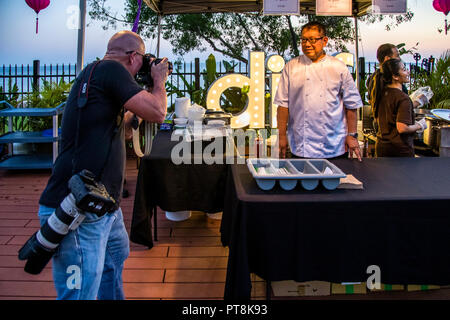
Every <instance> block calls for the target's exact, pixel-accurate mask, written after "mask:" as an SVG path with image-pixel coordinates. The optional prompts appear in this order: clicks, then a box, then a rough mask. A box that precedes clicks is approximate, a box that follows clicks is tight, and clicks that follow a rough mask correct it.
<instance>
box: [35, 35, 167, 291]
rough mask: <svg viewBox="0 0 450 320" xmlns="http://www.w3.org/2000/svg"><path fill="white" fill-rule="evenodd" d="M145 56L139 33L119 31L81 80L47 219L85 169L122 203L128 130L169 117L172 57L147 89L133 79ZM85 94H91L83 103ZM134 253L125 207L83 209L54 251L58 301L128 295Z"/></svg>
mask: <svg viewBox="0 0 450 320" xmlns="http://www.w3.org/2000/svg"><path fill="white" fill-rule="evenodd" d="M144 53H145V45H144V42H143V41H142V39H141V38H140V37H139V36H138V35H137V34H136V33H133V32H130V31H121V32H118V33H116V34H115V35H114V36H113V37H112V38H111V39H110V40H109V42H108V47H107V52H106V54H105V56H104V58H103V59H102V60H101V61H99V62H94V63H93V64H90V65H88V66H87V67H86V68H85V69H84V70H83V71H82V72H81V73H80V75H79V76H78V77H77V79H76V81H75V83H74V85H73V87H72V90H71V92H70V94H69V97H68V99H67V103H66V106H65V110H64V115H63V119H62V128H61V129H62V132H61V153H60V154H59V156H58V158H57V159H56V161H55V164H54V167H53V172H52V175H51V177H50V179H49V181H48V184H47V187H46V188H45V190H44V192H43V193H42V195H41V198H40V200H39V204H40V207H39V218H40V220H41V224H43V223H44V222H45V221H46V220H47V219H48V218H49V216H50V215H51V214H52V213H53V212H54V211H55V208H57V207H58V206H59V205H60V203H61V201H62V200H63V199H64V198H65V197H66V196H67V195H68V194H69V192H70V191H69V189H68V181H69V179H70V177H71V176H72V175H73V174H75V173H78V172H80V171H81V170H83V169H87V170H89V171H91V172H93V173H94V174H95V176H96V177H97V179H98V180H100V181H101V182H102V183H103V184H104V185H105V187H106V189H107V191H108V193H109V194H110V195H111V196H112V197H113V198H114V199H115V200H116V202H117V203H120V196H121V191H122V186H123V179H124V170H125V139H124V137H125V135H124V132H125V130H127V129H129V128H130V126H131V120H132V116H133V113H134V114H136V115H137V116H138V117H140V118H142V119H143V120H146V121H149V122H157V123H162V122H163V121H164V118H165V115H166V108H167V94H166V91H165V82H166V80H167V76H168V61H167V58H164V59H163V60H162V61H161V62H160V63H159V64H157V65H155V66H153V67H152V68H151V76H152V78H153V80H154V86H153V88H152V89H151V92H148V91H145V90H143V89H142V88H141V87H140V86H139V85H138V84H137V83H136V81H135V80H134V76H135V75H136V73H137V72H138V70H139V69H140V68H141V66H142V63H143V55H144ZM85 79H88V80H87V83H88V85H87V88H86V94H85V95H83V94H82V92H83V90H82V89H84V88H80V86H81V83H85ZM80 95H82V96H81V98H86V99H87V102H86V104H85V105H84V107H82V108H79V105H80ZM125 109H126V110H128V111H127V112H125ZM128 253H129V241H128V234H127V232H126V230H125V226H124V223H123V216H122V211H121V209H120V207H119V208H118V209H117V210H116V211H115V212H112V213H107V214H105V215H104V216H102V217H98V216H96V215H95V214H91V213H85V219H84V221H83V222H82V223H81V225H80V226H79V227H78V228H77V229H76V230H73V231H70V232H69V233H68V234H67V235H66V236H65V237H64V238H63V240H62V242H61V243H60V245H59V247H58V249H57V252H56V253H55V255H54V256H53V279H54V282H55V287H56V291H57V294H58V299H83V300H86V299H96V298H98V299H123V298H124V293H123V288H122V269H123V263H124V261H125V259H126V258H127V257H128Z"/></svg>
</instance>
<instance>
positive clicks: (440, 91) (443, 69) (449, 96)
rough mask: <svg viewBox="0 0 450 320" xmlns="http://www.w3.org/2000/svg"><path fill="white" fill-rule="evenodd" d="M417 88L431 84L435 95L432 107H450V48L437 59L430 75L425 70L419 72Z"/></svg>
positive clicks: (432, 99)
mask: <svg viewBox="0 0 450 320" xmlns="http://www.w3.org/2000/svg"><path fill="white" fill-rule="evenodd" d="M414 86H415V89H417V88H419V87H424V86H430V87H431V90H432V91H433V93H434V95H433V98H431V101H430V104H429V105H430V106H431V108H445V109H450V50H447V51H446V52H444V53H443V54H442V56H441V57H440V58H439V59H437V60H436V63H435V68H434V70H433V71H432V72H431V73H430V74H429V75H428V74H427V73H426V72H425V71H422V72H421V73H420V74H418V76H417V78H416V82H415V83H414Z"/></svg>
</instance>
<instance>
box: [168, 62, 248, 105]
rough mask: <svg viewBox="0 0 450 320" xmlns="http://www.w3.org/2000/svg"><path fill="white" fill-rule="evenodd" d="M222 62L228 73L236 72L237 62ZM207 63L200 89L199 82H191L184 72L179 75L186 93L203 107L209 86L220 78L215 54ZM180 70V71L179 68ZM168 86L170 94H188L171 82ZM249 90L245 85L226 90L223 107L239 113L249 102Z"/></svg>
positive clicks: (223, 96)
mask: <svg viewBox="0 0 450 320" xmlns="http://www.w3.org/2000/svg"><path fill="white" fill-rule="evenodd" d="M222 63H223V65H224V68H225V72H226V73H233V72H234V68H235V66H236V63H233V62H228V61H222ZM205 64H206V69H205V70H203V71H202V75H203V86H202V87H201V86H200V84H198V87H199V89H196V87H197V83H196V82H195V81H193V82H192V83H189V82H188V81H187V80H186V78H185V77H184V76H183V75H182V74H179V75H178V77H180V79H181V81H182V82H183V84H184V87H185V88H186V89H185V90H186V93H187V94H188V95H189V97H190V99H191V101H192V102H193V103H197V104H199V105H201V106H203V107H206V96H207V94H208V89H209V87H210V86H211V85H212V83H213V82H214V81H215V80H216V79H218V78H219V74H218V73H217V72H216V68H217V64H216V58H215V57H214V55H213V54H210V55H209V56H208V59H206V63H205ZM178 72H180V70H179V69H178ZM166 88H167V91H169V94H168V96H170V95H173V94H175V95H176V96H177V97H183V96H185V95H186V94H185V92H184V91H182V90H180V89H179V88H178V87H177V86H175V85H173V84H171V83H170V82H167V83H166ZM249 90H250V87H249V86H244V87H243V88H234V87H233V88H229V89H227V90H225V91H224V93H223V94H222V96H221V99H220V105H221V107H222V108H223V109H224V110H225V112H231V113H233V114H236V113H238V112H239V111H241V110H242V109H243V108H244V107H245V105H246V103H247V94H248V92H249ZM172 107H173V106H171V108H172Z"/></svg>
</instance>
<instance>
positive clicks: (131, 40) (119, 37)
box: [106, 31, 145, 55]
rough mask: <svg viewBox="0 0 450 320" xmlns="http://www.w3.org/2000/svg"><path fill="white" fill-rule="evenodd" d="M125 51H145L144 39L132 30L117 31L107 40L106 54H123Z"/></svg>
mask: <svg viewBox="0 0 450 320" xmlns="http://www.w3.org/2000/svg"><path fill="white" fill-rule="evenodd" d="M127 51H138V52H139V53H141V54H143V53H145V44H144V41H143V40H142V39H141V37H140V36H139V35H138V34H136V33H134V32H132V31H120V32H117V33H116V34H115V35H113V36H112V37H111V39H110V40H109V42H108V47H107V50H106V55H123V54H124V53H125V52H127Z"/></svg>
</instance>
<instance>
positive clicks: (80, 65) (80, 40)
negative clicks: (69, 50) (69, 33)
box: [75, 0, 86, 76]
mask: <svg viewBox="0 0 450 320" xmlns="http://www.w3.org/2000/svg"><path fill="white" fill-rule="evenodd" d="M85 30H86V0H80V25H79V26H78V48H77V67H76V70H75V73H76V75H77V76H78V74H79V73H80V72H81V70H83V64H84V39H85V35H84V34H85Z"/></svg>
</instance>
